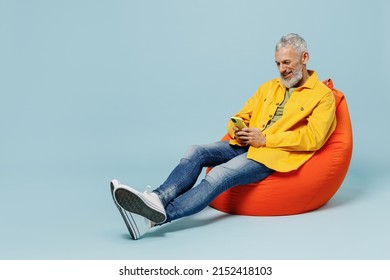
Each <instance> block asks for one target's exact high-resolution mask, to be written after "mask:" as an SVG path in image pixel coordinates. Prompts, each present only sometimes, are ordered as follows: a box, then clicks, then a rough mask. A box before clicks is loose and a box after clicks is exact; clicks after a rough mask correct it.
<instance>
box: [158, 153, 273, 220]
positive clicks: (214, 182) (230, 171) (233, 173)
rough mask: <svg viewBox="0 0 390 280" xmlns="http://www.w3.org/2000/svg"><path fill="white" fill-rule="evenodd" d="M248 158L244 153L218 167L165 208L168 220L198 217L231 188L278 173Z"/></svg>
mask: <svg viewBox="0 0 390 280" xmlns="http://www.w3.org/2000/svg"><path fill="white" fill-rule="evenodd" d="M246 156H247V155H246V153H244V154H241V155H239V156H237V157H235V158H233V159H231V160H230V161H228V162H226V163H223V164H220V165H218V166H216V167H214V168H213V169H212V170H211V171H210V172H209V173H208V174H207V175H206V177H205V178H204V179H203V180H202V181H201V182H200V183H199V184H198V185H197V186H195V187H193V188H192V189H190V190H188V191H187V192H185V193H183V194H182V195H181V196H179V197H177V198H176V199H174V200H172V201H171V202H170V203H169V204H168V205H167V206H166V207H165V211H166V215H167V220H166V221H167V222H170V221H172V220H176V219H179V218H182V217H185V216H189V215H192V214H195V213H197V212H199V211H201V210H202V209H204V208H206V207H207V206H208V205H209V204H210V203H211V202H212V201H213V200H214V199H215V198H216V197H217V196H218V195H219V194H221V193H222V192H224V191H226V190H228V189H229V188H231V187H234V186H237V185H244V184H249V183H253V182H257V181H260V180H263V179H264V178H265V177H267V176H268V175H270V174H271V173H273V172H274V171H273V170H271V169H269V168H268V167H266V166H264V165H263V164H261V163H258V162H256V161H253V160H250V159H247V158H246Z"/></svg>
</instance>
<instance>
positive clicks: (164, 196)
mask: <svg viewBox="0 0 390 280" xmlns="http://www.w3.org/2000/svg"><path fill="white" fill-rule="evenodd" d="M247 151H248V148H247V147H239V146H231V145H229V142H226V141H224V142H223V141H219V142H215V143H211V144H206V145H193V146H191V147H190V148H189V149H188V151H187V153H186V154H185V155H184V157H183V158H182V159H181V160H180V163H179V164H178V165H177V166H176V168H175V169H174V170H173V171H172V172H171V174H170V175H169V176H168V178H167V180H166V181H165V182H164V183H163V184H162V185H161V186H160V187H159V188H157V189H156V190H154V191H153V192H155V193H157V195H158V196H159V198H160V199H161V201H162V204H163V205H164V206H166V205H168V203H169V202H171V201H172V200H173V199H175V198H176V197H178V196H180V195H181V194H183V193H185V192H187V191H188V190H189V189H191V188H192V187H193V186H194V184H195V183H196V181H197V180H198V177H199V175H200V173H201V171H202V169H203V168H204V167H211V166H217V165H219V164H222V163H225V162H227V161H229V160H231V159H232V158H234V157H236V156H238V155H241V154H243V153H246V152H247Z"/></svg>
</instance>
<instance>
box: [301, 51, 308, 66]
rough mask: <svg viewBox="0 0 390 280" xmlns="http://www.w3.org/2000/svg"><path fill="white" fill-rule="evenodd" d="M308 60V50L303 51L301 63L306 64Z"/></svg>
mask: <svg viewBox="0 0 390 280" xmlns="http://www.w3.org/2000/svg"><path fill="white" fill-rule="evenodd" d="M308 61H309V53H308V52H304V53H303V54H302V64H304V65H306V63H307V62H308Z"/></svg>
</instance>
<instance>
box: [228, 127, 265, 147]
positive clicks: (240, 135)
mask: <svg viewBox="0 0 390 280" xmlns="http://www.w3.org/2000/svg"><path fill="white" fill-rule="evenodd" d="M233 130H234V135H235V137H234V139H236V141H237V142H238V143H239V144H240V145H243V146H248V145H251V146H252V147H255V148H259V147H264V146H265V143H266V138H265V136H264V135H263V133H261V131H260V129H258V128H249V127H246V128H243V129H239V128H238V127H236V126H234V127H233Z"/></svg>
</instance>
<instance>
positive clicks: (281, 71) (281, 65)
mask: <svg viewBox="0 0 390 280" xmlns="http://www.w3.org/2000/svg"><path fill="white" fill-rule="evenodd" d="M284 71H286V66H285V65H284V64H283V63H280V64H279V72H280V73H283V72H284Z"/></svg>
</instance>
